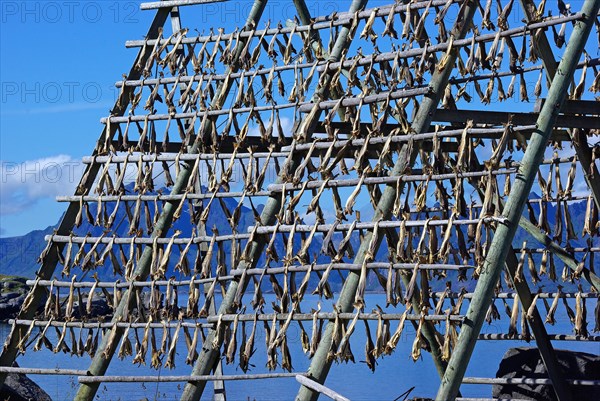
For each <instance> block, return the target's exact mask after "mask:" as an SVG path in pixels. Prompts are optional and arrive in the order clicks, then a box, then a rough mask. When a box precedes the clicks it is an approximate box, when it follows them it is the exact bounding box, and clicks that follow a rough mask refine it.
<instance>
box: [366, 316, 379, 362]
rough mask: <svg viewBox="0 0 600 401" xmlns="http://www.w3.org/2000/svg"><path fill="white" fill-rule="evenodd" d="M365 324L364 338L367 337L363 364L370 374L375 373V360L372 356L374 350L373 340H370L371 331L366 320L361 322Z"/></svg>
mask: <svg viewBox="0 0 600 401" xmlns="http://www.w3.org/2000/svg"><path fill="white" fill-rule="evenodd" d="M363 322H364V324H365V336H366V337H367V342H366V344H365V361H364V362H365V363H366V364H367V366H368V367H369V369H371V371H372V372H375V366H376V365H377V360H376V359H375V356H374V355H373V351H374V349H375V344H374V343H373V339H372V338H371V329H370V328H369V322H368V321H367V320H363Z"/></svg>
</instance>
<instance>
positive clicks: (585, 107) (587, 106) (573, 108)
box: [533, 98, 600, 116]
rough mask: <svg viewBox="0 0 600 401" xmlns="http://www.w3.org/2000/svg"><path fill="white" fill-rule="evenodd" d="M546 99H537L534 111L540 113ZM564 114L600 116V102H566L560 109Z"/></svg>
mask: <svg viewBox="0 0 600 401" xmlns="http://www.w3.org/2000/svg"><path fill="white" fill-rule="evenodd" d="M545 102H546V99H542V98H540V99H537V100H536V101H535V106H534V108H533V111H534V112H535V113H539V112H540V110H541V109H542V106H543V105H544V103H545ZM560 112H561V113H562V114H589V115H596V116H598V115H600V102H598V101H596V100H566V101H565V104H564V105H563V107H562V108H561V109H560Z"/></svg>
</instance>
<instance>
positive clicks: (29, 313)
mask: <svg viewBox="0 0 600 401" xmlns="http://www.w3.org/2000/svg"><path fill="white" fill-rule="evenodd" d="M168 15H169V10H168V9H161V10H159V11H158V12H157V13H156V16H155V17H154V20H153V21H152V24H151V25H150V29H149V30H148V33H147V35H146V37H147V38H149V39H152V38H156V37H157V36H158V30H159V28H160V27H162V26H163V25H164V23H165V21H166V19H167V17H168ZM149 56H150V54H149V52H144V51H143V50H142V51H140V52H139V54H138V56H137V58H136V59H135V61H134V63H133V65H134V67H132V68H131V70H130V71H129V75H128V79H139V78H140V76H141V71H139V70H138V69H137V68H136V67H135V66H136V65H138V64H145V62H146V60H147V59H148V57H149ZM132 92H133V91H132V90H131V89H127V90H125V91H123V92H122V93H121V95H120V96H119V98H118V99H117V102H116V104H115V106H114V107H113V109H112V111H111V114H112V115H123V114H124V113H125V111H126V109H127V106H128V105H129V96H130V94H131V93H132ZM111 132H113V133H115V132H116V130H111ZM106 135H107V129H106V128H105V129H104V130H103V131H102V134H101V135H100V138H99V139H98V142H97V145H96V149H95V150H94V153H93V156H95V155H98V154H99V152H100V150H101V149H102V148H103V146H104V141H105V137H106ZM99 169H100V165H98V164H92V165H89V166H88V167H87V168H86V169H85V172H84V174H83V178H82V179H81V182H80V183H79V186H78V187H77V190H76V193H75V195H80V196H83V195H86V194H87V193H89V191H90V189H91V188H92V186H93V185H94V180H95V178H96V176H97V174H98V171H99ZM78 213H79V204H77V203H71V204H70V205H69V207H68V208H67V211H66V212H65V214H64V217H63V218H62V220H61V222H60V224H59V226H58V229H57V231H56V233H57V234H58V235H68V234H69V233H70V232H71V230H72V228H73V226H74V224H75V219H76V217H77V214H78ZM63 248H64V244H53V245H52V249H51V251H50V252H49V253H48V256H47V257H46V258H45V259H44V262H43V264H42V266H41V267H40V269H39V270H38V272H37V277H39V278H40V279H42V280H49V279H50V278H51V277H52V275H53V274H54V271H55V269H56V265H57V263H58V253H59V252H62V251H63ZM45 295H46V290H45V288H43V287H35V288H34V289H32V291H31V292H30V293H29V295H28V297H31V298H29V299H31V302H26V303H24V305H27V307H26V308H24V309H22V310H21V311H20V312H19V316H18V319H28V320H31V319H33V317H34V315H35V312H36V311H37V308H38V306H39V305H40V302H41V300H42V299H43V297H44V296H45ZM26 331H27V328H25V327H22V326H13V330H11V333H10V334H9V337H8V338H7V341H6V342H5V346H4V348H3V349H2V353H1V354H0V366H12V364H13V362H14V361H15V359H16V357H17V351H18V349H17V345H18V344H19V342H20V341H21V338H22V337H23V335H25V333H26ZM5 379H6V373H3V372H0V390H1V389H2V386H3V384H4V381H5Z"/></svg>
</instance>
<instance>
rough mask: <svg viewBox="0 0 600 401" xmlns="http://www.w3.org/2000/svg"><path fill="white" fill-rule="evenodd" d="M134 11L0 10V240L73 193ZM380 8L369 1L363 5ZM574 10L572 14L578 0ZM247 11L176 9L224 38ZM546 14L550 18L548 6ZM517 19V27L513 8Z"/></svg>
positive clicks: (60, 5) (66, 6) (70, 4)
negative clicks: (218, 30)
mask: <svg viewBox="0 0 600 401" xmlns="http://www.w3.org/2000/svg"><path fill="white" fill-rule="evenodd" d="M140 3H141V1H139V0H138V1H113V0H108V1H68V0H64V1H10V0H5V1H3V2H1V3H0V14H1V15H0V20H1V23H0V85H1V87H0V89H1V90H0V162H1V168H0V173H1V174H0V236H3V237H7V236H16V235H23V234H25V233H27V232H29V231H31V230H34V229H42V228H45V227H47V226H49V225H54V224H56V223H57V221H58V220H59V218H60V216H61V214H62V212H63V211H64V210H65V209H66V204H64V203H62V204H59V203H56V202H55V200H54V199H55V196H57V195H68V194H72V193H73V190H74V188H75V186H76V184H77V182H78V181H79V178H80V175H81V171H82V168H83V166H82V164H81V158H82V157H83V156H85V155H89V154H90V153H91V151H92V149H93V147H94V146H95V143H96V140H97V139H98V136H99V134H100V132H101V130H102V125H101V124H100V118H101V117H106V116H107V115H108V111H109V109H110V108H112V106H113V104H114V101H115V98H116V96H117V93H118V91H117V89H116V88H115V87H114V83H115V82H116V81H117V80H120V79H121V76H122V74H123V73H126V72H127V71H129V69H130V66H131V64H132V62H133V60H134V58H135V55H136V51H137V49H126V48H125V46H124V44H125V41H126V40H129V39H142V38H143V36H144V34H145V33H146V31H147V29H148V26H149V24H150V22H151V20H152V18H153V16H154V13H155V11H140V10H139V4H140ZM307 3H308V6H309V10H310V11H311V14H312V15H324V14H325V15H326V14H331V13H332V12H333V11H346V10H347V9H348V7H349V5H350V1H349V0H339V1H332V0H315V1H307ZM387 3H389V0H371V1H370V2H369V6H370V7H377V6H380V5H383V4H387ZM572 3H573V8H574V9H575V10H578V9H579V8H580V4H581V2H580V1H575V2H572ZM251 6H252V2H251V1H250V0H244V1H229V2H225V3H218V4H208V5H203V6H200V7H194V8H189V7H188V8H185V9H184V10H182V25H183V26H195V27H199V29H202V27H205V28H206V29H208V27H210V26H214V27H215V28H218V27H224V28H225V30H226V31H231V30H233V29H234V27H235V26H241V25H243V23H244V21H245V17H246V16H247V14H248V12H249V9H250V7H251ZM548 7H549V8H553V9H554V8H555V7H556V6H555V2H551V5H549V6H548ZM192 9H194V10H193V11H194V12H193V13H192ZM515 11H517V12H515V13H514V14H515V16H514V18H515V19H518V18H519V16H520V13H519V12H518V6H517V5H516V4H515ZM553 14H554V15H556V14H557V12H556V11H555V12H554V13H553ZM294 15H295V9H294V6H293V2H292V1H291V0H270V1H269V3H268V4H267V8H266V9H265V12H264V13H263V20H266V19H270V20H271V21H272V24H273V25H275V24H276V23H277V22H278V21H285V20H286V19H287V18H292V17H293V16H294ZM186 17H187V20H186ZM511 17H512V14H511ZM191 19H193V20H194V21H191ZM589 50H590V52H591V54H592V56H595V55H597V52H596V51H594V50H595V49H589ZM533 75H535V77H534V76H533ZM533 75H532V78H531V79H533V81H532V82H531V83H532V85H534V84H535V79H536V77H537V73H536V74H533ZM590 75H591V74H590ZM588 78H589V79H590V80H591V79H592V78H591V77H588ZM484 85H485V84H484ZM506 103H508V104H503V105H502V106H501V107H510V108H511V109H515V108H517V109H518V108H521V107H522V105H521V104H520V103H518V100H515V99H513V100H510V101H508V102H506ZM476 104H477V103H471V106H472V107H476ZM515 106H517V107H515ZM532 107H533V105H532V104H528V105H527V106H526V109H527V110H530V109H531V108H532Z"/></svg>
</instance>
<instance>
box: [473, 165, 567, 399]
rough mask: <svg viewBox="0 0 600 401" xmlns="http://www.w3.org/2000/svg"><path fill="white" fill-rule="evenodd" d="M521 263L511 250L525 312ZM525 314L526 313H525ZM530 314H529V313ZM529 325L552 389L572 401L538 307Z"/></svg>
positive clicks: (527, 302)
mask: <svg viewBox="0 0 600 401" xmlns="http://www.w3.org/2000/svg"><path fill="white" fill-rule="evenodd" d="M472 157H473V165H475V166H476V168H478V169H481V168H483V166H482V165H481V164H480V163H479V160H478V159H477V155H475V154H473V155H472ZM469 182H470V183H471V185H472V186H473V187H474V188H476V190H477V192H478V194H479V197H480V198H481V201H482V202H483V199H484V197H485V195H484V193H483V191H482V189H481V188H479V187H478V186H477V184H476V183H475V182H474V180H472V179H470V180H469ZM495 203H496V208H497V210H502V209H503V208H504V202H503V201H502V199H500V197H498V198H497V201H496V202H495ZM523 220H524V218H523V216H521V219H520V221H519V224H520V223H521V222H522V221H523ZM518 264H519V261H518V260H517V256H516V255H515V251H514V250H513V249H510V250H509V251H508V255H507V257H506V269H507V271H508V275H509V276H510V280H511V282H512V284H513V287H514V288H515V291H516V292H517V295H518V296H519V302H521V305H522V306H523V310H524V311H529V309H530V307H531V304H532V303H533V299H534V297H533V295H532V294H531V290H530V289H529V285H528V284H527V282H526V281H524V280H518V279H517V266H518ZM524 313H525V312H524ZM528 313H529V312H528ZM528 321H529V325H530V326H531V331H532V332H533V336H534V337H535V342H536V344H537V346H538V350H539V352H540V356H541V358H542V362H543V363H544V366H546V370H547V371H548V377H549V378H550V380H552V387H553V389H554V392H555V393H556V396H557V397H558V400H559V401H570V400H571V399H572V397H571V394H570V392H569V388H568V386H567V383H566V381H565V378H564V375H563V374H562V372H561V370H560V365H559V363H558V360H557V359H556V354H555V353H554V347H553V346H552V342H551V341H550V339H549V338H548V332H547V331H546V326H544V321H543V320H542V317H541V315H540V313H539V311H538V309H537V307H534V308H533V313H531V316H528Z"/></svg>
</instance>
